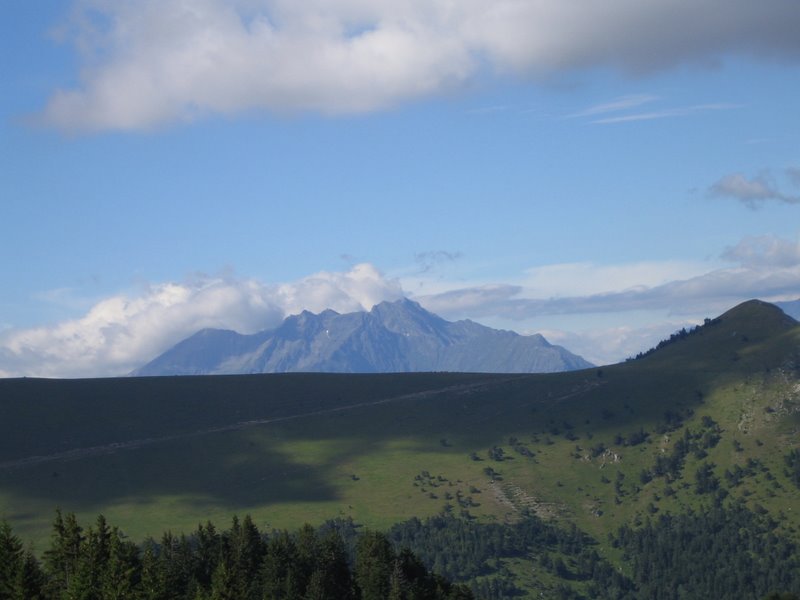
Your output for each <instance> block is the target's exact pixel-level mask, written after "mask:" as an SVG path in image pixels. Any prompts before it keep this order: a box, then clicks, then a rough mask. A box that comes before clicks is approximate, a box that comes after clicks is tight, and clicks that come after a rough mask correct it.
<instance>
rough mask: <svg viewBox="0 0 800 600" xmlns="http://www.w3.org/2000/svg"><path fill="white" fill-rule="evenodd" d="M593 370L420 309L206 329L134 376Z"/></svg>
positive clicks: (531, 341) (394, 306) (544, 345)
mask: <svg viewBox="0 0 800 600" xmlns="http://www.w3.org/2000/svg"><path fill="white" fill-rule="evenodd" d="M591 366H592V365H591V364H590V363H588V362H587V361H585V360H583V359H582V358H581V357H579V356H576V355H574V354H572V353H570V352H569V351H567V350H566V349H564V348H562V347H560V346H554V345H551V344H549V343H548V342H547V340H545V339H544V338H543V337H542V336H541V335H532V336H521V335H518V334H516V333H514V332H510V331H499V330H495V329H491V328H489V327H484V326H482V325H478V324H477V323H473V322H471V321H458V322H455V323H453V322H449V321H446V320H444V319H442V318H440V317H438V316H436V315H434V314H432V313H430V312H428V311H426V310H424V309H423V308H422V307H421V306H420V305H419V304H417V303H416V302H412V301H410V300H400V301H397V302H383V303H381V304H378V305H376V306H375V307H374V308H373V309H372V310H371V311H370V312H356V313H349V314H339V313H336V312H334V311H331V310H327V311H324V312H322V313H320V314H318V315H315V314H312V313H310V312H307V311H306V312H303V313H301V314H299V315H295V316H291V317H288V318H287V319H286V320H285V321H284V322H283V323H282V324H281V325H280V326H279V327H278V328H276V329H274V330H271V331H263V332H260V333H257V334H253V335H240V334H238V333H235V332H233V331H219V330H204V331H201V332H199V333H197V334H195V335H193V336H192V337H190V338H188V339H186V340H184V341H182V342H180V343H179V344H178V345H176V346H175V347H173V348H171V349H170V350H168V351H167V352H165V353H164V354H162V355H161V356H159V357H157V358H156V359H154V360H153V361H151V362H150V363H148V364H147V365H145V366H143V367H142V368H140V369H138V370H136V371H135V372H134V373H133V375H189V374H233V373H283V372H333V373H386V372H413V371H462V372H483V373H534V372H539V373H547V372H557V371H569V370H575V369H582V368H588V367H591Z"/></svg>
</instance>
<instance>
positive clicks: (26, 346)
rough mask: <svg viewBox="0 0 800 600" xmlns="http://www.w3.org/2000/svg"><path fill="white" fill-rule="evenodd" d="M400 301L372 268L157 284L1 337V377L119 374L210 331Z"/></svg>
mask: <svg viewBox="0 0 800 600" xmlns="http://www.w3.org/2000/svg"><path fill="white" fill-rule="evenodd" d="M401 295H402V292H401V289H400V286H399V284H398V283H397V282H396V281H394V280H391V279H386V278H384V277H383V276H382V275H381V274H380V273H379V272H378V271H377V269H375V268H374V267H373V266H371V265H368V264H360V265H356V266H354V267H353V268H352V269H351V270H350V271H347V272H345V273H327V272H322V273H317V274H315V275H312V276H309V277H306V278H303V279H301V280H299V281H295V282H291V283H285V284H280V285H269V284H264V283H261V282H258V281H255V280H251V279H234V278H231V277H228V278H211V277H197V278H195V280H194V281H191V282H187V283H162V284H154V285H151V286H149V287H147V288H146V289H144V290H142V291H141V292H140V293H139V294H136V295H118V296H114V297H112V298H108V299H106V300H103V301H101V302H99V303H97V304H96V305H95V306H93V307H92V308H91V309H90V310H89V311H88V312H87V314H86V315H84V316H83V317H81V318H79V319H74V320H69V321H65V322H62V323H59V324H57V325H54V326H51V327H37V328H32V329H25V330H14V329H11V330H7V331H4V332H2V333H0V374H1V375H3V376H11V375H31V376H43V377H79V376H92V377H96V376H105V375H120V374H124V373H127V372H129V371H131V370H132V369H134V368H136V367H139V366H141V365H142V364H144V363H145V362H147V361H149V360H150V359H152V358H154V357H155V356H156V355H158V354H159V353H161V352H163V351H164V350H166V349H167V348H169V347H170V346H172V345H174V344H175V343H177V342H178V341H180V340H181V339H183V338H185V337H187V336H189V335H191V334H193V333H195V332H196V331H198V330H200V329H203V328H206V327H214V328H224V329H234V330H236V331H239V332H241V333H252V332H255V331H259V330H262V329H265V328H269V327H272V326H275V325H277V324H278V323H279V322H280V321H281V320H282V319H283V318H284V317H285V316H286V315H288V314H295V313H298V312H301V311H302V310H304V309H308V310H311V311H314V312H319V311H321V310H324V309H326V308H332V309H334V310H337V311H339V312H350V311H354V310H368V309H369V308H371V307H372V306H373V305H374V304H376V303H378V302H380V301H382V300H394V299H397V298H399V297H400V296H401Z"/></svg>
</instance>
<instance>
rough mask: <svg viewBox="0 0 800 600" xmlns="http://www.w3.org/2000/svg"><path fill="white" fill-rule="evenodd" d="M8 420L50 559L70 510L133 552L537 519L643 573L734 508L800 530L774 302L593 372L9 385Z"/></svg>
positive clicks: (15, 493)
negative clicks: (148, 546)
mask: <svg viewBox="0 0 800 600" xmlns="http://www.w3.org/2000/svg"><path fill="white" fill-rule="evenodd" d="M0 411H1V414H2V415H3V418H2V421H0V517H5V518H7V519H8V520H9V522H10V523H11V524H12V526H13V527H14V529H15V531H16V532H17V533H18V534H19V535H20V536H21V537H23V538H24V539H31V540H35V541H36V544H37V546H36V547H37V549H38V550H39V551H41V550H42V549H43V548H44V544H45V543H46V539H47V536H48V534H49V523H50V521H51V518H52V515H53V510H54V508H55V507H56V506H60V507H62V508H63V509H64V510H66V511H74V512H76V513H78V515H79V517H81V518H82V519H83V520H86V521H89V520H91V519H93V518H94V516H95V515H96V514H97V513H100V512H102V513H104V514H105V515H106V516H107V517H108V518H109V520H110V521H112V522H114V523H115V524H118V525H119V526H120V527H121V528H122V529H123V530H125V531H126V532H127V533H128V534H129V535H130V536H131V537H132V538H134V539H143V538H144V537H145V536H147V535H154V536H157V535H160V533H161V532H162V531H163V530H165V529H172V530H173V531H190V530H192V529H194V528H195V527H196V525H197V523H198V522H199V521H201V520H206V519H212V520H214V521H217V522H226V521H227V520H228V519H229V517H230V515H231V514H233V513H234V512H237V513H240V514H242V513H245V512H247V513H250V514H251V515H252V516H253V520H254V521H255V522H256V523H257V525H258V526H259V527H262V528H269V527H290V528H295V527H297V526H299V525H301V524H303V523H304V522H310V523H312V524H314V523H320V522H322V521H324V520H325V519H328V518H333V517H340V516H345V517H352V518H353V519H354V520H355V521H356V522H357V523H360V524H364V525H367V526H369V527H379V528H388V527H389V526H390V525H392V524H393V523H396V522H399V521H402V520H405V519H407V518H409V517H411V516H420V517H424V516H428V515H435V514H439V513H441V512H443V511H444V512H450V513H452V514H455V515H462V516H464V517H469V518H475V519H477V522H486V523H490V522H498V523H505V522H515V521H516V520H518V519H519V518H520V516H521V515H522V514H524V513H525V511H527V510H530V511H533V512H535V513H536V514H539V515H541V516H544V517H547V518H552V519H556V520H557V521H558V522H561V523H570V522H571V523H574V524H576V525H577V526H578V527H579V528H580V529H582V530H584V531H586V532H588V533H589V534H591V535H592V536H593V537H595V538H596V539H597V540H599V541H601V542H602V543H603V544H604V546H603V547H602V552H603V555H604V556H606V557H607V558H609V559H610V560H612V561H613V562H616V563H617V564H618V565H620V566H622V567H624V568H629V567H626V566H625V563H623V562H621V552H620V551H619V550H618V549H615V548H613V547H611V546H610V545H606V544H605V542H606V540H607V535H608V533H609V532H614V531H616V530H617V529H618V528H619V527H620V526H621V525H624V524H631V525H635V524H637V523H642V522H645V521H646V520H647V519H648V518H654V517H655V516H657V515H663V514H666V513H683V512H686V511H687V510H690V509H698V508H701V509H705V507H707V506H709V505H711V504H712V503H713V502H717V501H721V498H720V496H722V495H724V494H727V498H726V500H725V501H726V502H729V501H730V500H731V499H733V498H741V499H742V500H743V501H744V502H745V503H746V505H747V506H748V507H750V508H751V509H754V510H755V511H757V512H760V513H764V514H768V515H771V516H772V517H773V518H774V519H775V521H776V523H777V530H778V531H780V532H783V533H786V534H788V535H789V536H791V537H794V538H797V537H798V529H797V528H798V526H800V515H798V514H797V513H798V512H800V510H798V508H797V507H800V489H798V487H797V486H796V485H794V484H793V483H792V481H791V473H792V472H791V470H787V464H786V462H785V458H784V457H785V456H786V455H787V454H788V453H789V451H790V450H792V449H794V448H797V447H798V446H799V445H800V444H799V443H798V430H799V429H800V327H798V325H797V323H796V322H795V321H793V320H791V319H789V318H788V317H786V316H785V315H784V314H783V313H782V312H781V311H779V310H778V309H776V308H775V307H773V306H771V305H769V304H765V303H762V302H757V301H752V302H749V303H745V304H743V305H740V306H739V307H736V308H735V309H733V310H731V311H729V312H728V313H725V314H724V315H722V316H721V317H719V318H718V319H714V320H713V321H710V322H708V323H707V324H706V325H705V326H704V327H702V328H700V329H698V330H696V331H694V332H691V333H686V334H683V335H676V336H674V338H673V339H672V340H671V341H670V342H669V343H666V344H664V345H663V347H661V348H659V349H658V350H656V351H655V352H652V353H649V354H647V355H646V356H644V357H642V358H640V359H637V360H633V361H629V362H626V363H623V364H619V365H613V366H607V367H602V368H596V369H590V370H586V371H578V372H571V373H559V374H551V375H521V376H520V375H509V376H503V375H497V376H489V375H474V374H473V375H470V374H445V373H431V374H404V375H369V376H352V375H320V374H305V375H260V376H235V377H186V378H129V379H108V380H81V381H53V380H29V379H25V380H4V381H0ZM715 481H716V482H717V484H716V487H715V484H714V482H715ZM720 489H722V490H724V492H720V491H719V490H720ZM793 509H794V510H793ZM507 566H508V568H509V569H511V570H512V571H516V572H518V573H519V574H520V576H521V580H523V579H524V577H526V576H527V575H525V573H527V572H528V569H527V568H526V567H525V565H524V564H522V563H520V562H519V561H509V563H508V565H507Z"/></svg>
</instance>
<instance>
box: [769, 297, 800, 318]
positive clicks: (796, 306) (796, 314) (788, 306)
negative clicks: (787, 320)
mask: <svg viewBox="0 0 800 600" xmlns="http://www.w3.org/2000/svg"><path fill="white" fill-rule="evenodd" d="M775 305H776V306H777V307H778V308H780V309H781V310H782V311H783V312H785V313H786V314H787V315H789V316H790V317H792V318H793V319H798V320H800V300H792V301H790V302H776V303H775Z"/></svg>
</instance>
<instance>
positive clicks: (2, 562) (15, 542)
mask: <svg viewBox="0 0 800 600" xmlns="http://www.w3.org/2000/svg"><path fill="white" fill-rule="evenodd" d="M22 560H23V552H22V542H21V541H20V539H19V538H18V537H17V536H16V535H14V533H13V532H12V531H11V526H10V525H9V524H8V522H6V521H0V600H8V599H10V598H12V594H13V589H14V584H15V581H16V578H17V573H18V571H19V570H20V569H21V567H22Z"/></svg>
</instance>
